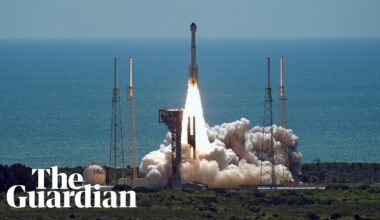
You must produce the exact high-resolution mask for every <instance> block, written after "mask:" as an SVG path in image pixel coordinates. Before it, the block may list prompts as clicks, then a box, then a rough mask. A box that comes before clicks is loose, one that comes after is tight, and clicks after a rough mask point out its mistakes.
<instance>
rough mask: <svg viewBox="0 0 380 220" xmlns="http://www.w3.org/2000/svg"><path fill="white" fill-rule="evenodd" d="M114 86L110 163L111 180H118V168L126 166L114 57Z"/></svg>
mask: <svg viewBox="0 0 380 220" xmlns="http://www.w3.org/2000/svg"><path fill="white" fill-rule="evenodd" d="M114 82H115V85H114V88H113V93H112V118H111V143H110V155H109V164H110V167H111V169H112V168H113V170H112V172H110V178H111V181H116V178H117V176H118V175H117V168H124V164H125V163H124V162H125V161H124V159H125V152H124V150H123V148H122V144H123V143H122V139H123V137H122V124H121V108H120V91H119V86H118V80H117V58H114ZM123 170H124V169H123Z"/></svg>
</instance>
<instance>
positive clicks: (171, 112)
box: [158, 109, 183, 188]
mask: <svg viewBox="0 0 380 220" xmlns="http://www.w3.org/2000/svg"><path fill="white" fill-rule="evenodd" d="M158 114H159V116H158V118H159V123H165V124H166V125H167V127H168V129H169V131H170V133H171V134H172V156H171V160H172V170H171V173H172V175H171V177H170V180H169V181H170V184H171V187H172V188H174V187H177V186H179V185H181V173H180V164H181V161H182V148H181V132H182V117H183V109H160V110H159V112H158Z"/></svg>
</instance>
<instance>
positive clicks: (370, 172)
mask: <svg viewBox="0 0 380 220" xmlns="http://www.w3.org/2000/svg"><path fill="white" fill-rule="evenodd" d="M301 180H302V182H304V183H309V184H324V185H329V184H347V185H365V184H375V183H380V163H321V162H318V161H317V162H315V163H311V164H303V165H302V177H301Z"/></svg>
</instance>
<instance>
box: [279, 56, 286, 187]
mask: <svg viewBox="0 0 380 220" xmlns="http://www.w3.org/2000/svg"><path fill="white" fill-rule="evenodd" d="M279 91H280V93H279V94H278V124H279V125H281V126H282V127H283V128H286V127H287V118H286V96H285V85H284V57H283V56H281V57H280V90H279ZM284 155H285V160H286V161H285V166H286V167H287V168H288V169H289V151H288V146H285V149H284ZM282 175H283V177H284V178H283V179H284V180H285V179H286V181H287V182H288V181H289V180H288V178H287V177H285V169H283V173H282Z"/></svg>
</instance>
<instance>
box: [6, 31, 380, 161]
mask: <svg viewBox="0 0 380 220" xmlns="http://www.w3.org/2000/svg"><path fill="white" fill-rule="evenodd" d="M197 49H198V51H197V52H198V54H197V62H198V65H199V84H200V91H201V96H202V103H203V108H204V115H205V120H206V122H207V123H208V124H209V125H211V126H212V125H216V124H221V123H224V122H232V121H235V120H238V119H240V118H242V117H245V118H247V119H249V120H250V122H251V125H252V126H254V125H260V124H261V123H262V120H263V104H264V103H263V102H264V87H265V74H266V57H267V56H270V57H272V66H271V67H272V68H271V69H272V88H273V89H272V91H273V97H274V116H275V118H274V119H275V121H276V120H277V117H276V116H277V103H278V102H277V96H278V87H279V57H280V56H285V88H286V95H287V98H288V100H287V112H288V127H289V128H291V129H293V131H294V133H295V134H296V135H297V136H298V137H299V151H301V152H302V154H303V159H302V161H303V162H312V161H314V160H315V159H320V160H321V161H331V162H332V161H344V162H380V39H365V38H364V39H350V38H347V39H346V38H342V39H199V40H198V42H197ZM129 56H133V57H134V86H135V87H134V88H135V105H136V120H137V147H138V149H137V151H138V155H137V157H138V159H139V160H141V158H142V157H143V156H144V155H145V154H147V153H148V152H150V151H152V150H155V149H157V148H158V147H159V144H160V143H161V142H162V140H163V139H164V136H165V134H166V132H167V128H166V127H165V125H163V124H159V123H158V109H160V108H163V107H182V106H183V105H184V102H185V95H186V89H187V74H188V64H189V61H190V41H189V39H65V40H64V39H62V40H0V164H13V163H23V164H26V165H28V166H33V167H47V166H55V165H58V166H77V165H82V166H84V165H87V164H88V163H91V162H98V163H102V164H107V163H108V160H107V159H108V153H109V144H110V125H111V98H112V88H113V57H118V58H119V74H120V87H121V95H122V96H121V98H122V103H121V106H122V110H123V112H124V110H125V106H126V103H125V99H126V91H127V90H126V86H127V80H128V78H127V74H128V57H129ZM123 120H125V115H124V113H123ZM129 156H130V151H129ZM129 158H130V157H128V159H129Z"/></svg>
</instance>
